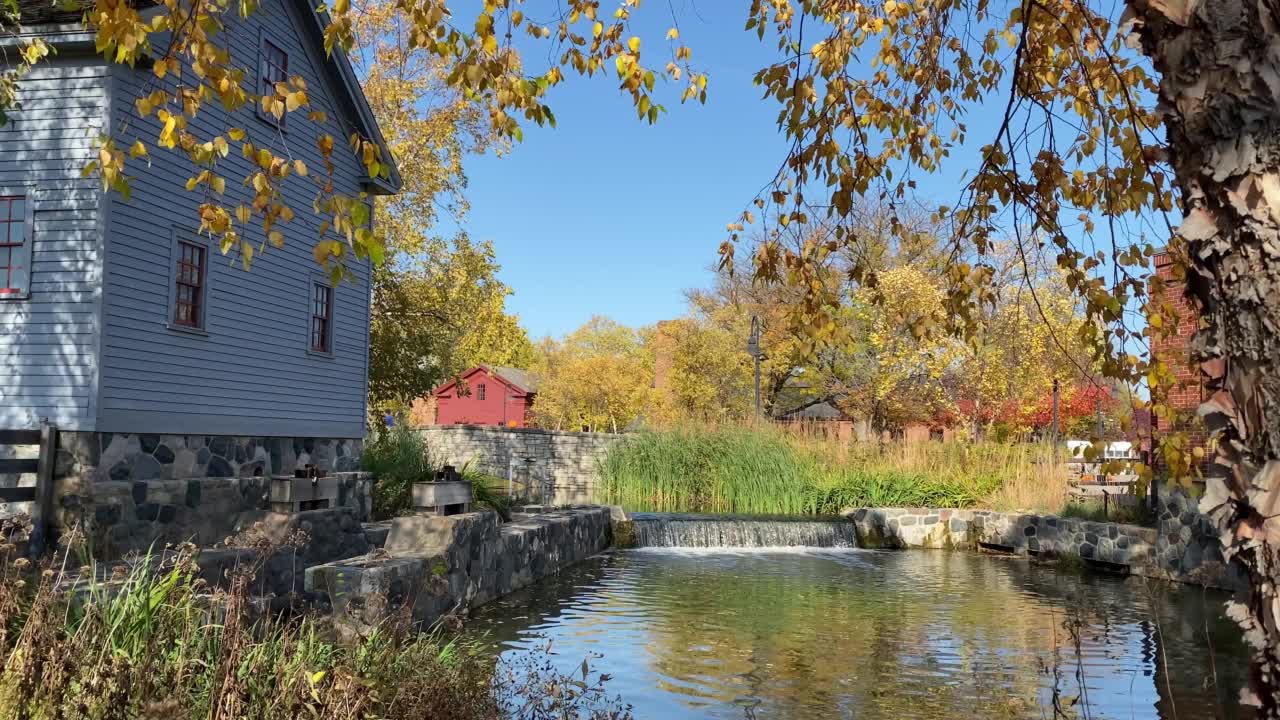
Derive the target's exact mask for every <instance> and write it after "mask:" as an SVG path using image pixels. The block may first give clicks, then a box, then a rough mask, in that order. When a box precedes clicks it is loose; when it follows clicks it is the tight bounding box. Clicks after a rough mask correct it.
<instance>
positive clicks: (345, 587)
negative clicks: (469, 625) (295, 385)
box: [306, 506, 612, 624]
mask: <svg viewBox="0 0 1280 720" xmlns="http://www.w3.org/2000/svg"><path fill="white" fill-rule="evenodd" d="M611 541H612V533H611V528H610V513H609V508H607V507H600V506H581V507H576V508H572V509H566V510H557V511H553V512H550V513H542V514H536V515H516V516H514V520H513V521H512V522H509V523H500V522H499V519H498V516H497V514H496V513H494V512H493V511H489V510H486V511H484V512H475V513H464V514H461V515H449V516H445V517H427V516H412V517H403V518H396V519H395V520H393V521H392V525H391V532H390V534H389V535H388V537H387V540H386V545H385V546H384V548H383V551H382V552H378V553H372V554H370V555H366V556H364V557H358V558H354V559H351V560H344V561H339V562H334V563H329V564H326V565H319V566H316V567H312V568H308V569H307V571H306V590H307V592H309V593H320V594H325V595H327V596H328V597H329V598H331V600H332V602H333V608H334V610H335V611H339V612H352V613H358V612H360V611H362V610H364V609H366V608H367V609H369V610H370V611H371V614H370V619H376V618H377V617H378V614H379V613H380V612H382V611H383V610H385V606H383V605H382V603H384V602H385V603H389V604H390V606H391V607H399V606H401V605H405V604H407V605H408V606H409V607H410V608H411V609H412V612H413V616H414V619H415V620H418V621H420V622H424V623H428V624H429V623H433V622H435V621H436V620H437V619H439V618H441V617H443V616H445V615H449V614H453V613H458V612H460V611H465V610H466V609H468V608H472V607H476V606H478V605H481V604H483V603H486V602H488V601H490V600H492V599H494V598H496V597H499V596H502V595H505V594H507V593H509V592H511V591H513V590H517V589H519V588H522V587H524V586H526V585H528V584H530V583H532V582H534V581H535V580H537V579H539V578H542V577H545V576H547V575H551V574H553V573H556V572H558V571H560V570H561V569H562V568H565V567H568V566H570V565H572V564H574V563H576V562H580V561H582V560H585V559H586V558H588V557H591V556H592V555H594V554H596V553H598V552H600V551H602V550H604V549H605V548H607V547H609V544H610V542H611ZM374 599H376V603H374V605H375V606H370V605H369V603H370V602H371V601H373V600H374Z"/></svg>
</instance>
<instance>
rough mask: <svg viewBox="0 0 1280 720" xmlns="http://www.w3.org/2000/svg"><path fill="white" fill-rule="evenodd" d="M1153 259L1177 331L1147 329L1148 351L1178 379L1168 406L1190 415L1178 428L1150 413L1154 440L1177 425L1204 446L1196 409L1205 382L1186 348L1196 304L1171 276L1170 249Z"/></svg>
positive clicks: (1197, 320) (1195, 318) (1196, 315)
mask: <svg viewBox="0 0 1280 720" xmlns="http://www.w3.org/2000/svg"><path fill="white" fill-rule="evenodd" d="M1152 259H1153V261H1154V263H1155V275H1156V277H1159V278H1161V279H1162V280H1163V281H1164V283H1165V286H1164V291H1163V295H1162V299H1163V300H1165V301H1167V302H1169V303H1171V304H1172V305H1173V307H1174V308H1175V310H1176V312H1177V333H1176V334H1174V335H1170V336H1168V337H1161V336H1159V335H1156V334H1155V333H1150V340H1151V354H1152V356H1153V357H1155V358H1157V359H1159V360H1162V361H1164V364H1165V365H1166V366H1168V368H1169V370H1170V371H1171V372H1172V373H1173V375H1174V377H1175V378H1176V379H1177V385H1176V386H1174V387H1173V388H1171V389H1170V390H1169V399H1168V404H1169V406H1170V407H1172V408H1173V409H1174V410H1177V411H1179V412H1180V413H1186V414H1187V415H1188V416H1190V417H1191V419H1190V420H1189V421H1187V422H1185V423H1183V426H1182V427H1178V428H1170V427H1168V424H1169V420H1168V419H1167V418H1154V417H1153V418H1152V422H1153V424H1154V425H1155V434H1156V440H1157V442H1158V441H1159V438H1160V434H1161V432H1162V431H1166V432H1167V431H1169V430H1174V429H1177V430H1181V431H1183V432H1185V433H1186V434H1187V438H1188V440H1189V441H1190V442H1191V446H1192V447H1196V446H1199V447H1203V446H1204V444H1205V440H1206V437H1207V435H1206V433H1205V430H1204V426H1203V425H1202V424H1201V423H1200V418H1199V416H1196V415H1195V411H1196V408H1197V407H1199V406H1200V403H1201V402H1202V401H1203V400H1204V386H1203V385H1202V384H1201V381H1200V370H1199V369H1198V368H1197V367H1195V366H1194V365H1193V364H1192V363H1191V357H1190V353H1189V351H1188V349H1187V344H1188V343H1189V342H1190V341H1191V336H1192V335H1194V334H1195V332H1196V329H1197V327H1199V323H1200V316H1199V312H1198V310H1197V308H1196V307H1195V305H1194V304H1193V303H1192V302H1191V301H1189V300H1188V299H1187V298H1186V297H1184V296H1183V287H1184V283H1183V282H1182V281H1180V280H1177V279H1175V278H1174V276H1173V259H1172V258H1171V257H1169V253H1168V252H1167V251H1160V252H1158V253H1156V255H1155V256H1154V257H1153V258H1152ZM1148 289H1149V290H1150V291H1151V293H1152V299H1155V294H1156V293H1155V289H1154V288H1152V287H1150V283H1149V284H1148Z"/></svg>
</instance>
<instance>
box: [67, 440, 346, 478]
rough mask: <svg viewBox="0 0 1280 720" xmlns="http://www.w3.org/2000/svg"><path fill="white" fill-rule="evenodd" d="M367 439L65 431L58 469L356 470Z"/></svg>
mask: <svg viewBox="0 0 1280 720" xmlns="http://www.w3.org/2000/svg"><path fill="white" fill-rule="evenodd" d="M361 445H362V442H361V441H360V440H331V439H325V438H276V437H273V438H267V437H236V436H230V435H133V434H127V433H97V432H60V433H58V461H57V466H56V468H55V471H54V474H55V476H57V477H76V478H80V479H87V480H91V481H95V482H100V481H108V480H110V481H115V482H123V481H130V480H147V481H149V480H179V479H183V478H197V477H255V476H264V477H265V476H270V475H272V474H282V473H292V472H293V471H294V469H296V468H300V467H302V466H304V465H307V464H311V465H316V466H318V467H320V468H323V469H325V470H327V471H330V472H351V471H355V470H359V469H360V453H361Z"/></svg>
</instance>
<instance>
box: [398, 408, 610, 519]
mask: <svg viewBox="0 0 1280 720" xmlns="http://www.w3.org/2000/svg"><path fill="white" fill-rule="evenodd" d="M418 432H420V433H422V436H423V438H425V439H426V441H427V445H428V447H430V448H431V451H432V452H433V453H434V454H435V456H436V457H437V458H438V459H439V461H440V462H442V463H446V464H449V465H454V466H455V467H463V466H464V465H466V464H468V463H471V466H472V467H474V468H476V469H477V470H480V471H481V472H486V473H489V474H491V475H497V476H498V477H504V478H505V477H508V475H509V473H512V472H514V475H515V480H516V481H517V482H519V483H521V484H525V485H527V486H530V485H531V486H534V487H536V486H537V485H538V483H539V482H540V481H542V480H544V479H549V480H550V481H551V485H552V494H553V496H552V497H550V498H545V499H544V500H545V501H546V502H550V503H553V504H556V505H572V504H578V503H590V502H595V501H596V500H597V498H596V496H595V492H596V488H597V487H598V486H599V484H600V462H601V461H602V460H604V456H605V453H607V452H608V450H609V448H610V447H612V446H613V444H614V443H616V442H618V441H619V440H621V439H622V438H623V437H625V436H623V435H611V434H608V433H581V432H562V431H558V430H540V429H534V428H500V427H487V426H480V425H428V426H425V427H421V428H418Z"/></svg>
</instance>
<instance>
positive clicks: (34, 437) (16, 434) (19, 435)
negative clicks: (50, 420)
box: [0, 430, 40, 445]
mask: <svg viewBox="0 0 1280 720" xmlns="http://www.w3.org/2000/svg"><path fill="white" fill-rule="evenodd" d="M39 444H40V431H39V430H0V445H39Z"/></svg>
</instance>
